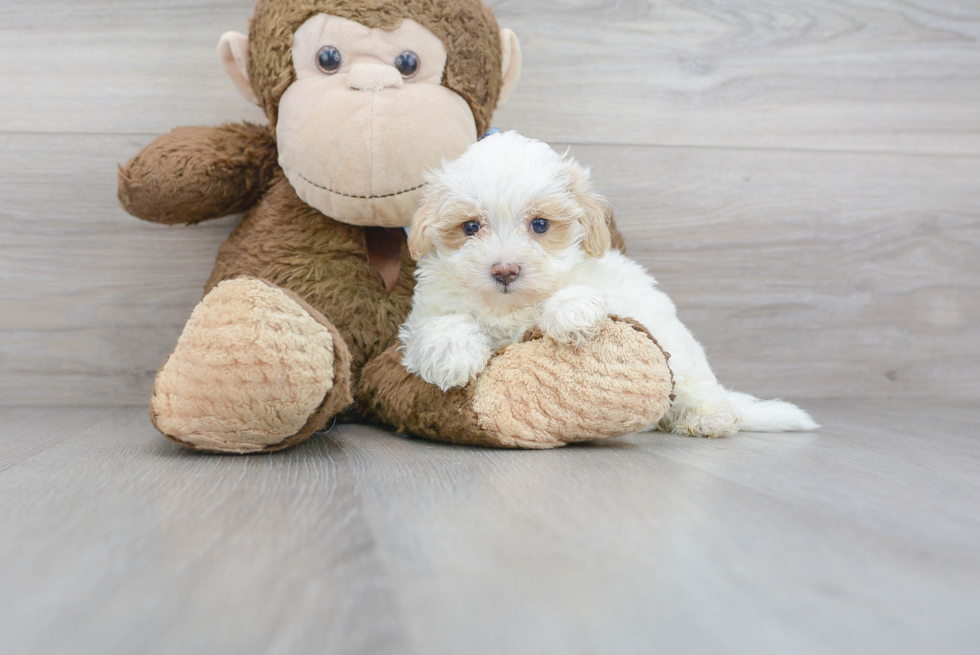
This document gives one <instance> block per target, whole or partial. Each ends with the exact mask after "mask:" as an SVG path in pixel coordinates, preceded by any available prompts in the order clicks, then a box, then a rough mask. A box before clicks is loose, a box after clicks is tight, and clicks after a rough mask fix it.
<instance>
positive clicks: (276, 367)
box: [150, 278, 351, 453]
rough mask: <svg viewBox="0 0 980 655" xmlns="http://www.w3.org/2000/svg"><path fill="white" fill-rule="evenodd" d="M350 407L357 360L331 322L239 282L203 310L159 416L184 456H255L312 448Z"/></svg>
mask: <svg viewBox="0 0 980 655" xmlns="http://www.w3.org/2000/svg"><path fill="white" fill-rule="evenodd" d="M350 402H351V395H350V355H349V354H348V351H347V346H346V344H345V343H344V341H343V339H342V338H341V337H340V335H339V334H338V333H337V330H336V329H335V328H334V327H333V326H332V325H331V324H330V322H329V321H328V320H327V319H326V318H324V317H323V316H322V315H321V314H320V313H319V312H317V311H316V310H315V309H313V308H312V307H310V306H309V305H307V304H306V303H304V302H303V301H302V300H300V299H299V298H297V297H296V296H294V295H293V294H291V293H289V292H288V291H285V290H283V289H280V288H278V287H275V286H272V285H270V284H268V283H266V282H263V281H261V280H256V279H251V278H237V279H234V280H228V281H226V282H222V283H221V284H219V285H218V286H217V287H215V288H214V289H213V290H212V291H211V292H210V293H209V294H208V295H207V296H205V298H204V300H202V301H201V302H200V304H199V305H198V306H197V308H196V309H195V310H194V313H193V314H192V315H191V318H190V320H189V321H188V322H187V325H186V326H185V327H184V332H183V334H181V336H180V339H179V340H178V342H177V348H176V349H175V350H174V352H173V353H172V354H171V355H170V357H169V358H168V359H167V361H166V362H165V363H164V365H163V368H161V369H160V372H159V373H158V374H157V378H156V382H155V384H154V387H153V396H152V398H151V400H150V416H151V418H152V420H153V424H154V425H155V426H156V427H157V429H158V430H160V432H162V433H163V434H164V435H166V436H167V437H168V438H170V439H172V440H174V441H176V442H178V443H180V444H182V445H184V446H188V447H190V448H194V449H197V450H206V451H211V452H225V453H252V452H262V451H273V450H280V449H282V448H287V447H289V446H291V445H294V444H297V443H299V442H301V441H304V440H306V439H307V438H309V437H310V435H312V434H313V433H314V432H316V431H317V430H319V429H322V428H323V427H324V426H325V425H326V424H327V422H328V421H329V420H330V418H331V417H333V416H334V415H335V414H337V413H338V412H339V411H340V410H341V409H343V407H344V406H346V405H348V404H349V403H350Z"/></svg>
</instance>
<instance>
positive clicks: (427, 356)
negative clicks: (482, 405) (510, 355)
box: [401, 314, 491, 391]
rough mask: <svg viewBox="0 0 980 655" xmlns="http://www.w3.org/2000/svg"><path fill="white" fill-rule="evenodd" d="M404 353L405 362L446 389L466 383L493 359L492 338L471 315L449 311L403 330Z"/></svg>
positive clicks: (403, 361) (432, 382) (410, 371)
mask: <svg viewBox="0 0 980 655" xmlns="http://www.w3.org/2000/svg"><path fill="white" fill-rule="evenodd" d="M401 337H402V343H403V344H404V347H405V354H404V356H403V358H402V363H403V364H404V365H405V368H406V369H408V372H409V373H414V374H416V375H418V376H419V377H421V378H422V379H423V380H425V381H426V382H428V383H430V384H434V385H436V386H438V387H439V388H440V389H442V390H443V391H448V390H449V389H452V388H453V387H462V386H465V385H466V383H467V382H469V381H470V379H471V378H474V377H476V376H477V375H478V374H479V373H480V372H481V371H482V370H483V369H484V368H485V367H486V365H487V360H489V359H490V355H491V350H490V342H489V341H488V340H487V338H486V336H484V334H483V332H482V331H481V330H480V326H479V324H478V323H477V322H476V320H475V319H473V318H472V317H470V316H464V315H461V314H450V315H448V316H436V317H433V318H427V319H424V320H422V321H420V322H419V323H418V324H417V326H415V329H411V330H404V329H403V330H402V334H401Z"/></svg>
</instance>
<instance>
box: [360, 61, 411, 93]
mask: <svg viewBox="0 0 980 655" xmlns="http://www.w3.org/2000/svg"><path fill="white" fill-rule="evenodd" d="M402 84H404V80H403V79H402V74H401V73H399V72H398V69H397V68H395V67H394V66H385V65H384V64H355V65H354V66H351V69H350V73H348V75H347V86H349V87H350V88H352V89H355V90H357V91H380V90H381V89H389V88H395V89H398V88H401V86H402Z"/></svg>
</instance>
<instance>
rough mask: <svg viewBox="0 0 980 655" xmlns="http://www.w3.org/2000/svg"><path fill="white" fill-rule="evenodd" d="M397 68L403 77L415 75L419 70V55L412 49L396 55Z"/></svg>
mask: <svg viewBox="0 0 980 655" xmlns="http://www.w3.org/2000/svg"><path fill="white" fill-rule="evenodd" d="M395 68H397V69H398V72H399V73H401V74H402V77H413V76H414V75H415V74H416V73H418V72H419V56H418V55H417V54H415V53H414V52H412V51H411V50H406V51H405V52H403V53H401V54H400V55H398V56H397V57H395Z"/></svg>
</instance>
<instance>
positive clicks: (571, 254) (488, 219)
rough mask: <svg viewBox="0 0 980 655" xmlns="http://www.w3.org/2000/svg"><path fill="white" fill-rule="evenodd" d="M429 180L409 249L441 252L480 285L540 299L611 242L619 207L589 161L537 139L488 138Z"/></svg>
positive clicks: (463, 277)
mask: <svg viewBox="0 0 980 655" xmlns="http://www.w3.org/2000/svg"><path fill="white" fill-rule="evenodd" d="M427 179H428V182H429V186H428V189H427V191H426V193H425V196H424V197H423V200H422V205H421V207H420V208H419V210H418V211H417V212H416V214H415V217H414V219H413V221H412V226H411V229H410V233H409V240H408V244H409V249H410V251H411V254H412V257H413V258H414V259H416V260H418V259H421V258H422V257H424V256H427V255H428V256H429V257H431V258H434V259H436V260H437V263H438V265H439V266H442V267H446V268H447V269H449V271H450V272H451V273H452V274H453V275H454V277H455V278H456V280H457V281H458V282H459V283H460V284H462V285H463V286H464V287H466V288H467V289H469V290H471V291H473V292H474V293H479V294H484V295H502V296H506V297H508V298H509V299H510V300H511V301H512V302H522V301H526V302H536V301H538V300H540V299H542V298H544V297H547V296H549V295H551V294H552V293H554V292H555V291H556V290H557V289H558V288H560V286H561V285H562V282H563V281H564V279H565V278H566V277H567V276H568V274H569V273H570V272H571V271H572V269H574V267H575V266H577V265H578V264H580V263H581V262H582V261H584V260H585V259H586V258H587V257H602V256H603V255H605V254H606V252H607V251H608V250H609V246H610V233H609V223H610V219H611V217H612V212H611V210H610V209H609V206H608V205H607V204H606V202H605V200H604V199H602V198H601V197H600V196H597V195H595V194H594V193H592V191H591V189H590V179H589V170H588V169H587V168H583V167H582V166H580V165H579V164H578V163H577V162H576V161H575V160H573V159H572V158H571V157H568V156H567V155H564V156H563V155H559V154H557V153H556V152H555V151H554V150H552V149H551V148H550V147H549V146H547V145H546V144H544V143H541V142H540V141H535V140H533V139H528V138H525V137H522V136H520V135H519V134H517V133H516V132H506V133H504V134H498V135H494V136H490V137H487V138H486V139H484V140H482V141H480V142H479V143H476V144H475V145H473V146H471V147H470V148H469V150H467V151H466V153H465V154H463V156H462V157H460V158H459V159H457V160H455V161H453V162H449V163H444V164H443V166H442V168H441V169H440V170H438V171H436V172H434V173H432V174H430V175H429V176H428V178H427Z"/></svg>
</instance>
